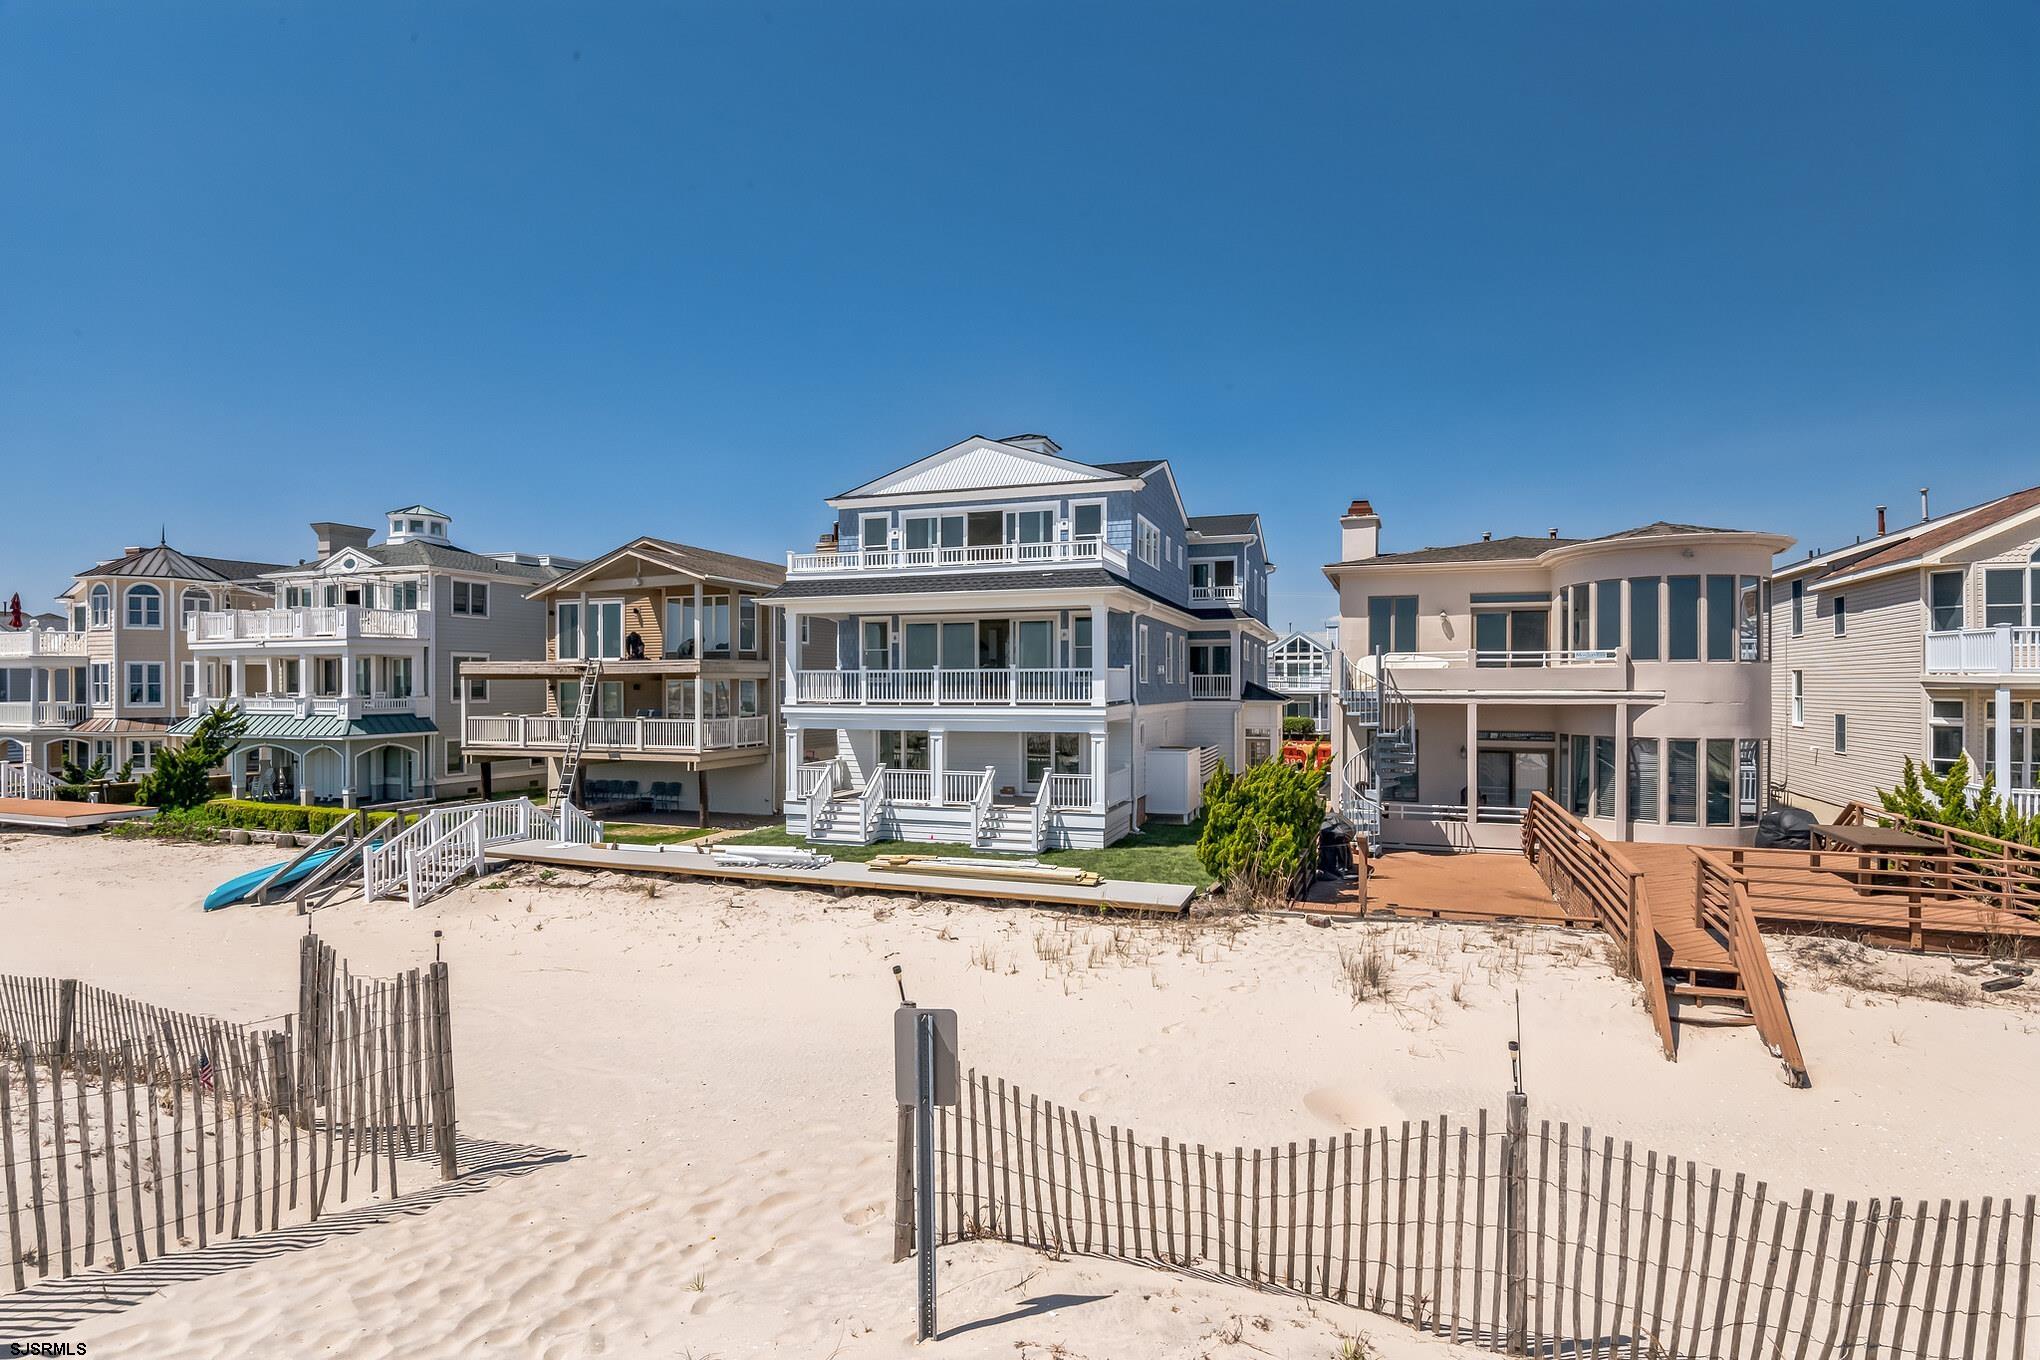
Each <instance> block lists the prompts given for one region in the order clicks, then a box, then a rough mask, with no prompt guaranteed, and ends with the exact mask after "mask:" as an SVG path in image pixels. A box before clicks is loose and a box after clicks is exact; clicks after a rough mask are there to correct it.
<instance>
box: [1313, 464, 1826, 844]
mask: <svg viewBox="0 0 2040 1360" xmlns="http://www.w3.org/2000/svg"><path fill="white" fill-rule="evenodd" d="M1339 524H1340V533H1341V544H1340V546H1341V551H1340V557H1339V560H1338V561H1336V562H1333V563H1331V564H1329V565H1327V566H1326V567H1325V569H1324V570H1325V575H1326V577H1327V578H1328V579H1329V580H1330V581H1331V583H1332V586H1333V588H1334V589H1335V590H1336V591H1337V592H1338V595H1339V629H1338V652H1339V657H1338V659H1337V661H1336V662H1335V663H1334V670H1335V677H1336V678H1335V683H1334V685H1333V692H1334V701H1335V702H1334V707H1335V711H1336V716H1335V721H1334V723H1333V729H1334V755H1333V759H1334V778H1335V797H1336V798H1337V800H1338V802H1339V803H1340V805H1341V807H1342V808H1343V809H1344V810H1345V811H1346V812H1347V813H1348V815H1349V816H1351V817H1352V818H1353V819H1354V820H1355V821H1356V822H1358V823H1360V824H1361V825H1362V826H1364V827H1365V828H1366V829H1367V830H1368V831H1369V832H1370V833H1371V835H1372V836H1373V837H1374V838H1375V840H1376V843H1377V844H1379V845H1383V846H1387V847H1396V846H1411V847H1440V848H1459V849H1505V848H1514V847H1515V846H1517V845H1518V844H1519V836H1520V832H1519V827H1520V823H1521V821H1522V816H1523V810H1524V808H1525V807H1527V806H1528V804H1529V802H1530V799H1531V797H1532V795H1533V794H1537V793H1543V794H1547V795H1549V796H1550V797H1553V798H1555V799H1557V800H1558V801H1560V802H1561V803H1563V804H1564V805H1565V806H1566V807H1568V808H1569V809H1571V810H1572V811H1573V812H1574V813H1575V814H1577V815H1578V816H1580V817H1581V818H1582V819H1584V820H1585V821H1586V823H1587V824H1588V825H1589V826H1591V827H1593V828H1594V829H1595V830H1597V831H1598V832H1600V833H1601V834H1602V835H1604V836H1607V837H1609V838H1610V839H1621V840H1643V841H1686V842H1695V843H1708V844H1733V843H1738V842H1745V841H1747V840H1748V839H1749V838H1750V837H1751V836H1752V834H1753V832H1754V828H1755V825H1756V821H1757V818H1758V817H1759V815H1761V813H1762V812H1763V810H1764V790H1765V787H1766V782H1767V775H1766V770H1767V766H1768V761H1769V753H1768V745H1769V741H1770V735H1771V725H1770V704H1771V664H1770V652H1769V646H1768V641H1767V629H1766V627H1765V615H1766V612H1767V611H1768V609H1769V607H1770V602H1769V592H1768V589H1767V583H1768V581H1769V578H1770V574H1771V560H1772V557H1773V556H1774V555H1775V554H1776V553H1778V552H1780V551H1782V550H1783V549H1785V548H1786V547H1788V546H1790V544H1791V542H1792V540H1791V539H1790V538H1788V537H1786V536H1784V535H1781V534H1774V533H1766V532H1757V531H1749V530H1737V529H1719V528H1709V527H1705V526H1701V525H1692V524H1675V523H1668V522H1663V521H1660V522H1657V523H1653V524H1647V525H1643V526H1640V527H1638V528H1633V529H1627V530H1623V531H1621V532H1617V533H1609V534H1603V535H1599V536H1595V537H1590V538H1561V537H1560V536H1559V535H1558V534H1557V532H1556V531H1555V530H1553V531H1550V532H1548V533H1546V534H1545V535H1543V536H1527V537H1506V538H1496V537H1494V536H1492V535H1487V534H1484V535H1482V536H1481V537H1480V538H1479V539H1477V540H1475V541H1473V542H1469V543H1457V544H1451V545H1446V546H1440V547H1427V548H1418V549H1413V550H1408V551H1401V552H1388V551H1383V550H1382V542H1381V525H1382V521H1381V516H1380V515H1379V514H1377V513H1376V512H1375V510H1374V508H1373V506H1372V505H1371V504H1370V503H1369V502H1367V501H1364V500H1362V501H1355V502H1353V503H1352V505H1351V507H1350V508H1349V509H1348V511H1347V513H1346V514H1345V515H1344V516H1343V517H1342V518H1341V519H1340V521H1339Z"/></svg>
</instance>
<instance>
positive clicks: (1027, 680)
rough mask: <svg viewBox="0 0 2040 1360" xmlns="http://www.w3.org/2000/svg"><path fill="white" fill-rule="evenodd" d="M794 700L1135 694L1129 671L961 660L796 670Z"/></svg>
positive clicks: (1011, 703)
mask: <svg viewBox="0 0 2040 1360" xmlns="http://www.w3.org/2000/svg"><path fill="white" fill-rule="evenodd" d="M791 698H792V701H793V702H794V703H797V704H809V705H816V706H827V705H833V704H856V705H860V706H868V705H877V706H882V707H900V708H905V707H938V708H983V707H999V706H1005V707H1009V708H1026V707H1035V706H1053V707H1059V708H1062V707H1073V706H1075V707H1081V706H1087V705H1092V704H1098V703H1105V704H1123V703H1128V702H1131V700H1132V698H1133V671H1132V668H1130V667H1126V666H1120V667H1116V668H1113V669H1110V670H1104V671H1097V670H1093V669H1092V668H1090V667H1082V668H1078V667H1070V666H1027V667H1017V666H1004V667H1000V666H964V667H956V668H950V669H944V668H942V667H928V668H925V669H915V670H898V669H890V668H873V669H869V670H796V671H795V672H793V687H792V693H791Z"/></svg>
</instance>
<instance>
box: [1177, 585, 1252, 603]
mask: <svg viewBox="0 0 2040 1360" xmlns="http://www.w3.org/2000/svg"><path fill="white" fill-rule="evenodd" d="M1246 598H1247V589H1246V587H1245V586H1242V585H1237V584H1235V585H1229V586H1192V587H1190V603H1192V604H1238V603H1240V602H1241V601H1242V600H1244V599H1246Z"/></svg>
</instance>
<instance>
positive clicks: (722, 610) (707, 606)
mask: <svg viewBox="0 0 2040 1360" xmlns="http://www.w3.org/2000/svg"><path fill="white" fill-rule="evenodd" d="M701 654H702V655H703V656H728V655H729V654H730V597H729V596H727V595H704V596H702V597H701Z"/></svg>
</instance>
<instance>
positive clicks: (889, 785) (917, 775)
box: [880, 770, 935, 803]
mask: <svg viewBox="0 0 2040 1360" xmlns="http://www.w3.org/2000/svg"><path fill="white" fill-rule="evenodd" d="M883 782H884V785H885V788H884V789H883V791H882V792H881V794H880V796H881V797H882V798H884V799H885V801H886V802H888V803H931V802H933V801H934V800H935V772H934V771H933V770H887V771H886V772H885V779H884V781H883Z"/></svg>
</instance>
